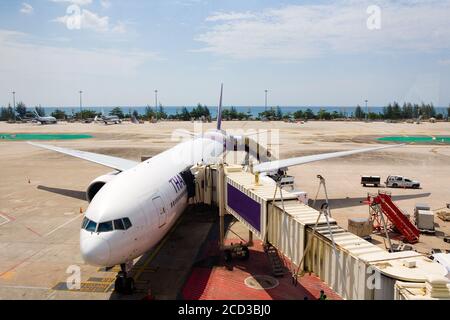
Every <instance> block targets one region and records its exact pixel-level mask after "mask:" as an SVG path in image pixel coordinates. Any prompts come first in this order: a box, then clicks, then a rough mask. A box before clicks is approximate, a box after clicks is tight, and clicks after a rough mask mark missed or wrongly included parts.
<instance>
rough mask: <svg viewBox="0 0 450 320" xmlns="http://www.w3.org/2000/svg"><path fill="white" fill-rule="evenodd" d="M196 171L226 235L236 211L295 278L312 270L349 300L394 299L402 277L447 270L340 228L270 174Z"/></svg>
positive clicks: (236, 169)
mask: <svg viewBox="0 0 450 320" xmlns="http://www.w3.org/2000/svg"><path fill="white" fill-rule="evenodd" d="M196 171H197V176H199V177H201V179H202V180H201V183H200V184H199V183H198V182H197V194H196V197H197V199H202V200H203V201H205V202H206V203H213V204H216V205H217V206H218V207H219V214H220V216H221V228H220V229H221V236H220V238H221V239H222V240H223V239H224V232H225V231H224V224H223V216H224V215H225V214H231V215H233V216H234V217H235V218H236V219H237V220H239V221H240V222H241V223H242V224H244V225H245V226H246V227H247V229H248V230H249V232H250V233H251V234H252V235H253V234H254V235H255V236H256V237H258V238H259V239H260V240H262V241H263V243H265V244H270V245H272V246H273V247H275V248H276V249H277V250H278V251H279V253H280V255H281V256H282V257H283V260H284V263H285V265H286V267H288V268H289V269H290V271H291V272H292V275H293V277H294V279H295V278H296V276H297V275H301V274H302V273H304V272H312V273H314V274H316V275H317V276H318V277H320V279H321V280H323V281H324V282H326V283H327V284H328V285H329V286H330V287H331V288H332V289H333V290H334V291H335V292H337V293H338V294H339V295H340V296H341V297H342V298H344V299H364V300H379V299H394V289H395V283H396V281H402V282H409V283H425V282H426V281H427V279H428V277H429V276H434V277H444V276H445V275H446V274H447V270H446V269H445V268H444V267H443V266H441V265H440V264H437V263H434V262H432V261H431V260H430V259H428V258H427V257H426V256H424V255H422V254H419V253H417V252H414V251H405V252H397V253H389V252H387V251H385V250H383V249H382V248H380V247H378V246H375V245H374V244H372V243H370V242H368V241H366V240H363V239H362V238H359V237H358V236H356V235H354V234H352V233H350V232H348V231H346V230H344V229H343V228H341V227H339V226H338V225H337V223H336V221H335V220H334V219H332V218H331V217H328V221H327V217H326V216H324V215H322V214H321V212H319V211H317V210H315V209H314V208H312V207H310V206H308V205H307V204H304V203H302V202H301V201H299V198H298V194H296V192H292V191H288V190H283V188H281V190H280V189H279V188H278V186H277V184H276V183H275V182H274V181H273V180H271V179H269V178H268V177H259V176H258V175H254V174H252V173H250V172H247V171H245V170H244V169H243V167H241V166H228V165H222V164H219V165H214V166H200V167H197V168H196ZM205 172H206V173H205ZM198 193H203V194H201V195H199V194H198ZM203 201H202V202H203ZM250 238H252V237H251V236H250ZM448 288H449V290H450V284H449V285H448ZM448 297H450V291H449V293H448Z"/></svg>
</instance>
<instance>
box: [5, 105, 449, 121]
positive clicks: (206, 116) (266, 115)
mask: <svg viewBox="0 0 450 320" xmlns="http://www.w3.org/2000/svg"><path fill="white" fill-rule="evenodd" d="M34 111H36V112H37V113H38V114H39V116H45V109H44V108H42V107H41V106H37V107H35V108H33V109H32V110H29V109H28V108H27V106H26V105H25V103H23V102H19V103H17V105H16V107H15V108H13V107H12V106H11V105H10V104H9V105H8V107H2V108H0V121H10V120H20V119H29V118H34V116H35V115H34ZM101 115H102V113H99V112H97V111H93V110H89V109H83V110H81V111H78V112H75V113H74V112H73V111H72V115H71V116H68V115H67V114H66V112H65V111H64V110H62V109H56V110H54V111H53V112H52V113H51V116H53V117H55V118H56V119H58V120H66V119H68V118H72V119H93V118H95V117H96V116H101ZM109 115H113V116H117V117H119V118H120V119H124V118H131V117H132V116H134V117H135V118H137V119H142V120H155V119H156V120H165V119H168V120H180V121H189V120H202V121H211V120H212V117H211V112H210V110H209V108H208V107H207V106H204V105H202V104H200V103H199V104H198V105H197V106H196V107H195V108H194V109H192V110H191V111H189V110H188V108H186V107H183V108H181V109H180V110H177V112H176V113H175V114H172V115H168V114H167V112H166V111H165V109H164V107H163V106H162V105H161V104H160V105H159V107H158V108H154V107H150V106H147V107H146V108H145V112H144V114H143V115H140V114H139V113H138V111H137V110H133V112H131V109H130V110H129V112H128V114H126V113H125V112H124V111H123V110H122V108H120V107H115V108H113V109H112V110H111V111H110V112H109ZM449 117H450V105H449V107H448V108H447V114H446V115H445V114H443V113H437V112H436V109H435V107H434V106H433V104H432V103H431V104H425V103H422V104H420V105H419V104H411V103H404V104H403V105H402V106H400V105H399V104H398V103H397V102H394V103H389V104H388V105H387V106H386V107H384V108H383V111H382V112H381V113H375V112H368V113H366V112H365V111H364V110H363V108H362V107H361V106H359V105H358V106H357V107H356V109H355V112H354V113H351V115H350V117H348V115H347V114H344V113H342V112H337V111H333V112H330V111H327V110H326V109H323V108H322V109H319V111H317V112H314V111H313V110H312V109H311V108H308V109H306V110H296V111H294V112H283V111H282V109H281V108H280V107H275V108H273V107H272V108H269V109H267V110H265V111H263V112H260V113H259V114H258V116H257V117H253V115H252V113H251V109H250V108H249V109H248V111H247V112H239V111H238V109H237V108H236V107H231V108H225V109H224V110H223V111H222V118H223V119H224V120H272V121H276V120H294V119H296V120H333V119H343V118H352V119H357V120H363V119H370V120H407V119H419V118H420V119H430V118H436V119H437V120H441V119H444V118H447V119H448V118H449Z"/></svg>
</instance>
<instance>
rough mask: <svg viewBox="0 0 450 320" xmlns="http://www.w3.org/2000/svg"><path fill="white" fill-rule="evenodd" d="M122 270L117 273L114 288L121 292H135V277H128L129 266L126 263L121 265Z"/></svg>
mask: <svg viewBox="0 0 450 320" xmlns="http://www.w3.org/2000/svg"><path fill="white" fill-rule="evenodd" d="M120 269H121V271H119V273H118V274H117V277H116V281H115V282H114V288H115V290H116V292H117V293H119V294H133V292H134V289H135V287H134V279H133V278H131V277H128V275H127V268H126V265H125V264H121V265H120Z"/></svg>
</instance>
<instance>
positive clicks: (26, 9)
mask: <svg viewBox="0 0 450 320" xmlns="http://www.w3.org/2000/svg"><path fill="white" fill-rule="evenodd" d="M33 12H34V8H33V7H32V6H31V5H30V4H28V3H26V2H24V3H22V7H21V8H20V13H23V14H26V15H30V14H33Z"/></svg>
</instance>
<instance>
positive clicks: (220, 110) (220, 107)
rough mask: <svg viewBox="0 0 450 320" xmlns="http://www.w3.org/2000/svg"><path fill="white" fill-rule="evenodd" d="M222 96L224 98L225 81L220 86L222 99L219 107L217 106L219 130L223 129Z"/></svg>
mask: <svg viewBox="0 0 450 320" xmlns="http://www.w3.org/2000/svg"><path fill="white" fill-rule="evenodd" d="M222 98H223V83H222V86H221V87H220V101H219V107H218V108H217V130H221V129H222Z"/></svg>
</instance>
